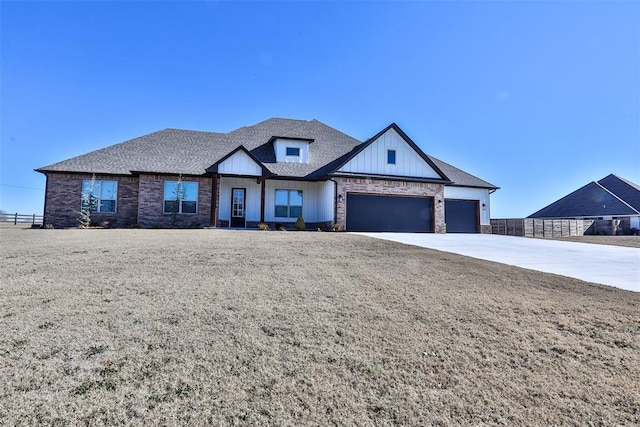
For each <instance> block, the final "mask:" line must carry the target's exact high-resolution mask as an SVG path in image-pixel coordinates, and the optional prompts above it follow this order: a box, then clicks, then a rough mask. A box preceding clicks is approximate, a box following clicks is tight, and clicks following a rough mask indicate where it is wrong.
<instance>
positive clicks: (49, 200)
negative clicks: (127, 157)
mask: <svg viewBox="0 0 640 427" xmlns="http://www.w3.org/2000/svg"><path fill="white" fill-rule="evenodd" d="M46 175H47V191H46V194H45V210H44V226H48V225H51V226H53V227H56V228H63V227H78V226H79V225H80V223H79V222H78V216H80V203H81V198H82V181H83V180H85V179H91V176H92V175H91V174H69V173H54V172H48V173H47V174H46ZM96 180H106V181H117V182H118V200H117V201H116V212H113V213H111V212H109V213H101V212H95V213H94V214H93V215H92V217H91V220H92V222H95V223H97V224H100V223H102V222H103V221H108V222H109V225H110V226H112V227H128V226H130V225H132V224H135V223H136V222H137V217H138V177H135V176H117V175H98V174H96Z"/></svg>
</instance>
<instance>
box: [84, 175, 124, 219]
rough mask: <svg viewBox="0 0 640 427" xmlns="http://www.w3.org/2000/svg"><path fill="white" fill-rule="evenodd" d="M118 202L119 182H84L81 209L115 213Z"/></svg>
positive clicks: (87, 180) (86, 180) (89, 180)
mask: <svg viewBox="0 0 640 427" xmlns="http://www.w3.org/2000/svg"><path fill="white" fill-rule="evenodd" d="M117 201H118V181H104V180H97V179H96V180H91V179H85V180H83V181H82V196H81V205H80V209H82V210H84V209H86V208H89V209H90V210H91V212H115V211H116V204H117Z"/></svg>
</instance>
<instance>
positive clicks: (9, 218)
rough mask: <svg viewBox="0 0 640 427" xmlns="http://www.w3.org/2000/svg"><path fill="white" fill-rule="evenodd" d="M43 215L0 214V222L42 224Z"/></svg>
mask: <svg viewBox="0 0 640 427" xmlns="http://www.w3.org/2000/svg"><path fill="white" fill-rule="evenodd" d="M43 219H44V217H43V216H42V215H36V214H19V213H15V214H5V213H3V214H0V222H4V223H7V222H8V223H12V224H13V225H18V224H31V225H36V224H39V225H42V220H43Z"/></svg>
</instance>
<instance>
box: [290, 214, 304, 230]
mask: <svg viewBox="0 0 640 427" xmlns="http://www.w3.org/2000/svg"><path fill="white" fill-rule="evenodd" d="M306 227H307V225H306V224H305V223H304V220H303V219H302V217H301V216H299V217H298V220H297V221H296V223H295V224H293V228H295V229H296V230H297V231H303V230H304V229H305V228H306Z"/></svg>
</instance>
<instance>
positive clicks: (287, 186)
mask: <svg viewBox="0 0 640 427" xmlns="http://www.w3.org/2000/svg"><path fill="white" fill-rule="evenodd" d="M276 190H300V191H302V218H303V219H304V221H305V222H325V221H333V206H334V197H335V184H334V183H333V181H319V182H309V181H280V180H267V181H266V183H265V195H264V205H265V213H264V219H265V221H267V222H281V223H285V222H295V221H296V219H297V218H281V217H276V216H275V209H276V208H275V198H276Z"/></svg>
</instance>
